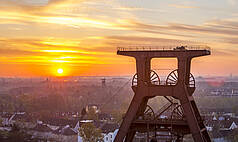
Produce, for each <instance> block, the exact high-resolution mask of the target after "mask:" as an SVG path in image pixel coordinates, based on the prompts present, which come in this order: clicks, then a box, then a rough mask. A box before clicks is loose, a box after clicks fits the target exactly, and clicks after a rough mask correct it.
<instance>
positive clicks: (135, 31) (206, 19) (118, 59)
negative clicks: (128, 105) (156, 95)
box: [0, 0, 238, 76]
mask: <svg viewBox="0 0 238 142" xmlns="http://www.w3.org/2000/svg"><path fill="white" fill-rule="evenodd" d="M237 7H238V1H236V0H216V1H206V0H197V1H192V0H191V1H189V0H179V1H178V0H166V1H165V0H163V1H162V0H0V76H49V75H55V73H56V72H57V69H58V68H64V72H66V73H67V75H89V76H97V75H131V74H133V73H134V72H135V61H134V59H132V58H128V57H122V56H118V55H116V47H117V46H126V45H171V44H172V45H181V44H187V43H192V44H206V45H208V46H210V47H211V48H212V56H208V57H203V58H198V59H195V60H194V61H193V65H192V71H193V72H194V74H195V75H229V74H230V73H232V74H234V75H238V8H237ZM167 63H169V62H168V61H166V62H164V61H163V62H161V64H159V63H158V64H156V66H159V67H158V68H168V67H169V68H170V66H168V65H167Z"/></svg>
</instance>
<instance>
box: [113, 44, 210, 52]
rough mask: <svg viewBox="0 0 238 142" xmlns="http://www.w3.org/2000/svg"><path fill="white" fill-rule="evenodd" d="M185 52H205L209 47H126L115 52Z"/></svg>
mask: <svg viewBox="0 0 238 142" xmlns="http://www.w3.org/2000/svg"><path fill="white" fill-rule="evenodd" d="M186 50H207V51H210V50H211V49H210V47H209V46H206V45H192V46H128V47H118V48H117V51H186Z"/></svg>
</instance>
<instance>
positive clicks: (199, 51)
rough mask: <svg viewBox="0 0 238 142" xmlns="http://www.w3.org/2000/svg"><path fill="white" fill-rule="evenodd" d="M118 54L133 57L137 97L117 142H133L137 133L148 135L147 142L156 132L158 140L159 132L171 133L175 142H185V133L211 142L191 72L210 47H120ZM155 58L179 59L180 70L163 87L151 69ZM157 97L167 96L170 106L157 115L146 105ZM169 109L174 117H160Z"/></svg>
mask: <svg viewBox="0 0 238 142" xmlns="http://www.w3.org/2000/svg"><path fill="white" fill-rule="evenodd" d="M117 54H118V55H124V56H130V57H134V58H135V59H136V71H137V73H136V74H135V75H134V77H133V81H132V89H133V91H134V94H135V95H134V97H133V99H132V101H131V103H130V106H129V109H128V110H127V113H126V115H125V117H124V119H123V122H122V124H121V126H120V129H119V131H118V134H117V136H116V138H115V140H114V142H123V141H125V142H132V140H133V138H134V136H135V134H136V132H148V135H147V142H148V141H149V140H151V138H150V135H149V133H151V132H153V131H155V137H154V138H156V139H157V137H156V134H157V132H168V134H170V135H173V137H176V139H173V141H176V142H182V141H183V136H184V135H186V134H192V136H193V139H194V141H195V142H211V140H210V137H209V134H208V132H207V130H206V127H205V125H204V124H203V119H202V117H201V116H200V113H199V111H198V108H197V106H196V103H195V101H194V98H193V96H192V95H193V93H194V91H195V79H194V77H193V75H192V74H191V73H190V66H191V60H192V58H195V57H200V56H206V55H210V49H209V48H207V47H206V48H204V47H200V46H199V47H187V46H180V47H175V48H152V47H146V48H145V47H143V48H120V47H119V48H118V50H117ZM152 58H177V62H178V64H177V65H178V67H177V69H176V70H174V71H172V72H171V73H170V74H169V75H168V77H167V79H166V83H164V84H161V83H160V79H159V76H158V75H157V74H156V72H154V71H152V70H151V59H152ZM156 96H164V97H165V98H166V99H167V100H168V101H169V103H170V104H169V105H167V106H164V108H161V111H160V112H158V113H157V114H155V113H154V112H153V110H152V109H151V108H150V107H149V106H148V105H147V103H148V100H149V99H151V98H153V97H156ZM171 98H172V99H171ZM173 100H176V102H174V101H173ZM168 108H172V109H173V111H172V113H171V114H172V115H171V117H170V118H166V119H163V118H160V115H161V114H162V113H165V112H166V111H168ZM171 141H172V140H171Z"/></svg>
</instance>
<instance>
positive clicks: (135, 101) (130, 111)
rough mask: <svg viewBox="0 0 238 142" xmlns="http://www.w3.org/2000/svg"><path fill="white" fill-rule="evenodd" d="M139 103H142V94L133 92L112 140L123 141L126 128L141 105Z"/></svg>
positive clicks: (128, 127)
mask: <svg viewBox="0 0 238 142" xmlns="http://www.w3.org/2000/svg"><path fill="white" fill-rule="evenodd" d="M141 103H143V97H142V94H140V93H139V94H135V96H134V97H133V99H132V102H131V104H130V106H129V109H128V110H127V112H126V115H125V117H124V119H123V121H122V124H121V126H120V129H119V131H118V133H117V135H116V138H115V140H114V142H123V140H124V138H125V136H126V135H127V133H128V130H129V129H130V125H131V123H132V122H133V119H134V118H135V117H136V114H137V112H138V110H139V108H140V106H141ZM133 136H134V135H133Z"/></svg>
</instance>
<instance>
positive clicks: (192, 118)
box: [181, 96, 211, 142]
mask: <svg viewBox="0 0 238 142" xmlns="http://www.w3.org/2000/svg"><path fill="white" fill-rule="evenodd" d="M187 97H189V98H190V99H188V98H187V101H185V102H183V101H181V105H182V107H183V111H184V115H185V117H186V120H187V122H188V125H189V128H190V131H191V133H192V136H193V139H194V141H195V142H211V140H210V137H209V135H208V133H207V130H206V127H205V125H204V124H203V122H202V119H201V116H200V114H199V111H198V109H197V106H196V104H195V101H194V100H193V97H192V96H187Z"/></svg>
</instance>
